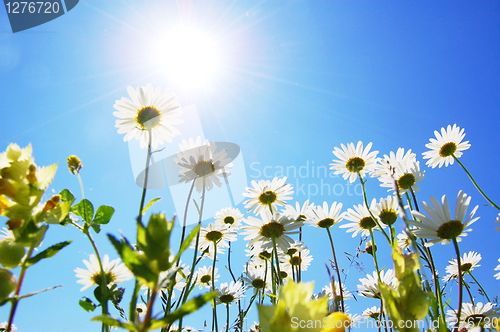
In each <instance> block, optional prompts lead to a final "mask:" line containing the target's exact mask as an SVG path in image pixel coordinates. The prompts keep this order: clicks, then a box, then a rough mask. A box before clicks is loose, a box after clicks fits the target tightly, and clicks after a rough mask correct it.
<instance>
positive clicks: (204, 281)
mask: <svg viewBox="0 0 500 332" xmlns="http://www.w3.org/2000/svg"><path fill="white" fill-rule="evenodd" d="M212 271H213V270H212V267H211V266H209V267H206V266H203V267H200V268H199V269H198V271H196V273H195V275H194V278H195V279H196V284H197V285H198V286H199V287H200V289H203V288H208V289H210V288H211V287H212ZM218 273H219V269H217V268H215V270H214V280H213V282H217V280H218V278H219V277H220V275H219V274H218Z"/></svg>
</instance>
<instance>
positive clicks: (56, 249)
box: [25, 241, 71, 266]
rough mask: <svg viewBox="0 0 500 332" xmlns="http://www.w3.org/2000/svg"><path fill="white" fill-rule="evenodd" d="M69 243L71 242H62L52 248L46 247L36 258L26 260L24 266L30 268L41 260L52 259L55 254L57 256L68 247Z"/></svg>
mask: <svg viewBox="0 0 500 332" xmlns="http://www.w3.org/2000/svg"><path fill="white" fill-rule="evenodd" d="M70 243H71V241H64V242H60V243H57V244H54V245H53V246H50V247H48V248H47V249H45V250H44V251H42V252H40V253H39V254H37V255H36V256H33V257H31V258H29V259H27V260H26V263H25V265H26V266H31V265H33V264H35V263H37V262H38V261H40V260H42V259H45V258H49V257H52V256H54V255H55V254H57V253H58V252H59V251H60V250H61V249H63V248H64V247H66V246H67V245H69V244H70Z"/></svg>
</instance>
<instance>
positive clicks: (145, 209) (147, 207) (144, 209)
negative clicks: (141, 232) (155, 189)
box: [141, 197, 161, 214]
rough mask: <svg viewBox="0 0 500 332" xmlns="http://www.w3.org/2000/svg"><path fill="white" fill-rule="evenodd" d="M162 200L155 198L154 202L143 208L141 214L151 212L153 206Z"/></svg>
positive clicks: (151, 201)
mask: <svg viewBox="0 0 500 332" xmlns="http://www.w3.org/2000/svg"><path fill="white" fill-rule="evenodd" d="M160 199H161V197H156V198H153V199H152V200H150V201H149V203H148V204H147V205H146V206H145V207H144V208H142V210H141V214H145V213H146V211H147V210H149V208H150V207H152V206H153V204H154V203H156V202H158V201H159V200H160Z"/></svg>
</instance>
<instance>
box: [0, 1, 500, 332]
mask: <svg viewBox="0 0 500 332" xmlns="http://www.w3.org/2000/svg"><path fill="white" fill-rule="evenodd" d="M179 25H184V26H192V27H195V28H196V29H199V30H202V31H204V33H206V35H207V36H210V37H211V38H212V39H213V40H214V42H215V45H216V49H217V53H218V56H219V59H220V61H219V64H218V65H217V67H216V68H215V69H214V71H213V73H212V76H210V77H209V78H208V79H207V80H205V81H203V82H200V83H199V84H193V85H187V84H186V83H184V82H182V83H181V82H180V80H179V77H174V76H173V75H170V73H169V71H168V69H165V68H168V64H165V63H162V56H161V54H162V53H161V50H160V49H158V45H159V42H160V41H161V40H163V39H164V36H166V35H168V34H169V33H170V32H171V31H174V30H175V28H176V27H177V26H179ZM158 55H160V56H158ZM499 70H500V3H499V2H497V1H260V2H257V1H203V2H196V1H184V2H177V1H157V0H154V1H153V0H151V1H147V2H145V1H137V0H129V1H125V0H113V1H105V2H104V1H98V0H87V1H85V0H82V1H80V2H79V4H78V5H77V6H76V7H75V8H74V9H73V10H71V11H70V12H68V13H67V14H65V15H63V16H61V17H59V18H58V19H56V20H54V21H51V22H48V23H46V24H44V25H41V26H38V27H35V28H32V29H29V30H26V31H24V32H19V33H15V34H13V33H12V32H11V29H10V26H9V23H8V19H7V15H6V11H5V10H4V9H3V8H2V9H0V87H1V89H0V96H1V98H0V110H1V118H2V120H1V128H2V130H1V131H0V142H1V149H2V151H3V150H4V149H5V148H6V147H7V145H8V144H9V143H11V142H16V143H18V144H19V145H20V146H25V145H27V144H28V143H31V144H32V145H33V149H34V156H35V158H36V162H37V164H38V165H49V164H53V163H58V165H59V169H58V173H57V175H56V178H55V180H54V182H53V184H52V186H51V190H54V191H55V192H59V191H60V190H62V189H64V188H68V189H70V190H71V191H72V192H73V193H75V194H77V193H78V192H79V189H78V182H77V180H76V178H75V177H74V176H72V175H71V174H70V173H69V172H68V171H67V169H66V165H65V160H66V157H67V156H69V155H72V154H76V155H78V156H79V157H80V158H81V159H82V160H83V164H84V168H83V170H82V177H83V181H84V184H85V190H86V197H87V198H89V199H90V200H91V201H92V202H94V204H95V205H101V204H106V205H111V206H113V207H115V208H116V214H115V216H114V218H113V220H112V221H111V223H110V224H109V225H107V226H106V227H104V229H103V232H101V234H100V235H99V236H96V238H97V242H98V244H99V247H100V248H101V251H102V252H104V253H108V254H109V255H110V256H111V257H112V258H115V257H117V255H116V253H115V251H114V249H112V248H111V246H110V245H109V243H108V242H107V239H106V237H105V234H106V233H112V234H115V235H118V234H119V232H123V233H124V234H125V235H126V236H128V237H129V238H131V239H133V238H134V234H135V223H134V218H135V214H136V213H137V212H136V211H137V209H138V205H139V199H140V193H141V189H140V188H139V187H138V186H136V185H135V179H134V176H133V172H132V167H131V161H130V160H131V159H130V158H131V157H130V155H129V147H128V144H127V143H125V142H123V136H122V135H119V134H117V133H116V128H115V127H114V121H115V117H114V116H113V114H112V113H113V111H114V109H113V104H114V102H115V100H117V99H120V98H122V97H126V96H127V91H126V88H127V86H133V87H137V86H140V85H146V84H147V83H152V84H153V85H154V86H155V87H156V86H160V87H162V88H169V89H170V90H172V91H174V92H175V93H176V94H177V95H178V97H179V101H180V103H181V105H182V106H183V107H187V106H194V107H195V108H196V110H197V112H198V116H199V119H200V123H201V127H202V128H203V132H204V134H205V137H206V138H208V139H209V140H211V141H218V142H232V143H235V144H237V145H238V146H239V147H240V148H241V156H242V163H243V164H242V165H243V166H242V168H243V170H241V169H240V171H241V172H242V174H246V180H247V181H248V183H249V182H250V181H251V180H259V179H261V178H264V179H272V177H274V176H275V175H277V176H280V175H281V174H280V172H281V170H282V169H284V170H286V169H288V170H289V174H288V175H289V183H290V184H291V185H292V186H294V187H296V195H294V201H299V202H303V201H304V200H306V199H310V200H311V201H312V202H314V203H316V204H321V203H322V202H323V201H325V200H326V201H328V202H330V203H331V202H333V201H341V202H343V204H344V210H345V209H347V208H348V207H351V206H352V205H354V204H360V203H361V197H360V196H358V195H356V194H352V195H349V194H348V192H347V190H348V186H347V183H346V182H345V181H344V180H342V179H341V178H340V177H333V178H331V177H329V176H328V177H324V176H317V175H316V176H313V175H312V169H313V168H314V167H323V166H328V164H329V163H330V162H331V160H332V158H333V154H332V150H333V148H334V147H336V146H340V144H341V143H343V144H346V143H349V142H357V141H359V140H360V141H363V142H365V143H368V142H373V148H374V149H375V150H378V151H380V153H379V156H382V155H383V154H388V153H389V152H390V151H395V150H396V149H397V148H399V147H404V148H406V149H412V150H413V151H414V152H415V153H417V154H418V158H419V160H420V161H421V164H422V166H423V167H422V168H423V169H426V178H425V179H424V181H423V182H422V185H421V186H420V188H421V191H420V192H419V193H418V198H419V200H420V201H422V200H424V201H429V196H436V197H440V196H442V195H444V194H446V195H449V196H450V197H453V199H452V201H453V200H454V197H455V196H456V194H457V192H458V191H459V190H464V191H465V192H466V193H468V194H470V195H471V196H472V204H473V205H474V206H475V205H480V207H479V210H478V213H477V215H479V216H481V219H480V220H479V221H478V222H477V223H476V224H475V225H474V226H473V227H472V228H473V229H474V231H473V232H472V233H471V234H470V235H469V236H468V237H467V238H465V239H464V241H463V242H462V244H461V250H462V252H466V251H469V250H476V251H478V252H480V253H481V254H482V255H483V260H482V262H481V265H482V266H481V267H480V268H479V269H478V270H477V271H478V274H477V276H478V277H479V278H480V281H481V282H482V283H483V285H484V286H485V287H486V289H487V290H489V291H490V294H492V295H495V294H494V293H493V292H494V291H495V290H497V289H498V283H499V281H498V280H494V278H493V268H494V267H495V266H496V265H497V264H498V262H497V260H498V258H499V257H500V252H499V251H498V250H497V249H496V243H498V239H499V235H500V233H499V232H496V231H494V230H493V229H494V227H495V224H494V221H495V218H496V216H497V213H496V211H495V209H494V208H492V207H489V206H486V201H485V200H484V199H483V198H482V197H481V196H480V195H479V193H478V192H477V191H476V190H475V188H474V187H473V185H472V184H471V183H470V181H469V180H468V179H467V177H466V175H465V173H464V172H463V171H462V170H461V169H460V167H459V166H458V165H456V164H455V165H453V166H451V167H448V168H443V169H428V168H427V167H426V166H424V162H423V160H422V158H421V154H422V152H424V151H426V148H425V144H426V143H427V142H428V140H429V138H430V137H433V131H434V130H439V129H440V128H441V127H443V126H447V125H448V124H454V123H456V124H458V125H459V126H461V127H464V128H465V130H466V134H467V136H466V139H467V140H469V141H470V143H471V144H472V147H471V148H470V149H469V150H468V151H466V152H465V153H464V155H463V157H462V158H461V160H462V161H463V163H464V164H465V165H467V166H468V167H469V170H470V171H471V173H472V174H473V175H475V177H476V180H477V181H478V183H479V184H480V185H481V186H482V188H483V189H484V191H485V192H486V193H488V194H489V195H490V197H491V198H492V199H493V200H494V201H496V202H499V201H500V196H499V195H498V190H497V187H498V178H497V177H496V174H495V173H496V172H495V170H496V165H497V164H498V163H499V162H500V156H499V154H498V148H497V147H498V146H499V143H500V138H499V136H498V135H497V134H496V133H497V131H498V124H499V122H498V115H497V114H498V111H499V107H500V95H499V94H498V91H499V88H500V79H499V78H500V73H499ZM191 83H192V82H191ZM266 167H267V168H266ZM301 167H302V169H303V173H301V174H302V175H301V174H298V176H294V174H293V170H297V171H299V169H300V168H301ZM305 170H308V171H309V172H308V173H307V174H306V172H305ZM264 171H265V173H264ZM285 175H286V174H285ZM242 177H243V178H244V175H239V179H241V178H242ZM323 184H327V186H323V188H333V187H334V186H335V185H337V187H336V188H338V189H339V190H340V189H343V192H342V194H340V191H337V192H336V193H339V194H338V195H337V194H335V193H333V194H331V195H326V194H325V191H323V195H322V194H321V190H320V189H321V185H323ZM368 185H369V196H370V197H376V198H379V197H385V196H386V195H387V193H386V191H385V189H383V188H380V187H379V186H378V181H377V180H376V179H371V180H369V183H368ZM301 188H302V189H301ZM307 188H309V189H307ZM315 188H316V189H318V192H316V191H315ZM351 189H354V188H351ZM325 190H326V189H325ZM158 196H163V197H164V199H163V200H162V201H161V202H160V203H158V204H157V205H155V210H158V211H159V210H161V211H165V212H166V213H167V214H168V215H173V214H174V213H175V208H174V204H173V201H172V199H171V194H170V191H169V190H166V189H165V190H154V191H153V190H152V191H150V192H149V193H148V198H150V199H151V198H154V197H158ZM241 199H242V197H241V198H240V200H241ZM222 207H224V206H220V208H222ZM238 207H240V208H242V210H244V208H243V206H242V205H241V204H240V205H239V206H238ZM308 232H309V233H306V235H304V239H305V242H306V244H307V245H309V247H310V249H311V252H312V254H313V255H314V257H315V258H314V261H313V267H312V269H311V270H310V271H308V272H306V274H305V278H304V279H305V280H311V281H312V280H314V281H316V283H317V288H318V290H319V289H320V288H321V287H322V286H323V285H324V284H326V282H327V275H326V272H325V269H324V263H325V262H326V260H327V259H329V258H330V253H329V249H328V248H329V247H328V242H327V237H326V234H322V233H320V232H317V231H316V230H309V229H308ZM333 236H334V239H335V241H336V243H337V247H338V248H339V251H342V252H344V251H347V252H350V253H353V251H354V250H355V246H356V244H357V241H358V239H352V238H351V236H350V234H346V233H345V230H344V229H338V228H336V229H335V230H334V233H333ZM317 238H319V239H322V241H324V242H321V241H319V240H318V241H313V239H317ZM64 240H72V241H73V243H72V244H71V245H70V246H69V247H68V248H66V249H64V250H63V251H62V252H61V253H60V254H59V255H58V256H57V257H55V258H52V259H50V260H46V261H44V262H42V263H40V264H38V265H37V266H35V267H34V268H32V269H30V270H29V271H28V277H27V279H26V284H25V286H24V291H25V292H30V291H35V290H38V289H41V288H46V287H50V286H53V285H63V286H64V287H62V288H59V289H56V290H52V291H50V292H47V293H43V294H40V295H37V296H35V297H33V298H30V299H27V300H24V301H22V302H21V304H20V307H19V310H18V314H17V317H16V325H17V326H18V328H19V330H20V331H35V330H36V331H48V330H61V331H65V330H71V331H88V330H89V329H98V328H99V327H98V324H97V323H91V322H89V320H90V318H91V317H92V314H87V313H85V312H83V310H82V309H80V308H79V307H78V300H79V299H80V298H81V297H82V296H89V297H91V296H92V293H91V292H89V291H87V292H82V293H81V292H80V291H79V289H80V288H81V287H80V286H79V285H77V284H76V278H75V275H74V272H73V270H74V269H75V268H76V267H83V263H82V259H87V258H88V255H89V254H90V253H91V247H90V245H89V244H88V243H87V242H86V240H85V238H84V237H83V235H81V234H79V233H78V231H77V230H76V229H73V228H69V227H59V226H51V228H50V230H49V232H48V235H47V237H46V239H45V241H44V245H50V244H53V243H56V242H60V241H64ZM308 241H311V242H310V243H308ZM235 246H236V248H235V250H240V251H239V253H236V254H235V259H237V260H236V262H235V263H234V266H238V267H239V266H242V265H243V263H244V259H243V258H240V257H241V256H242V250H243V246H244V241H243V238H242V237H241V236H240V237H239V240H238V242H236V243H235ZM238 248H239V249H238ZM434 252H435V253H436V255H437V256H438V259H439V264H440V265H441V266H442V267H444V266H445V265H446V263H447V261H448V260H450V259H452V258H453V257H454V253H453V250H452V247H451V246H441V245H438V246H435V247H434ZM238 255H240V257H237V256H238ZM340 256H342V257H341V264H344V266H347V265H348V261H347V260H346V259H345V257H343V255H340ZM185 260H189V259H187V258H186V259H185ZM361 260H362V262H363V264H364V266H365V271H364V272H363V271H358V270H356V269H355V268H354V267H353V268H351V269H350V271H349V275H348V277H347V283H348V286H350V288H351V289H355V288H356V284H357V279H358V278H359V277H364V275H365V274H366V273H371V271H372V270H373V266H372V265H373V264H372V261H371V260H370V257H364V256H363V257H362V258H361ZM221 263H222V262H221ZM385 264H387V265H389V264H390V262H389V261H387V262H386V263H385ZM220 268H221V269H222V268H223V266H222V264H221V265H220ZM442 273H443V274H444V270H443V272H442ZM361 303H362V304H361V305H359V304H356V302H351V303H350V306H351V310H352V311H353V312H359V313H360V312H361V311H362V310H363V309H365V308H366V307H369V306H370V307H371V306H373V305H377V303H371V302H363V301H361ZM8 309H9V308H8V306H4V307H1V308H0V321H3V320H6V319H7V314H8ZM208 317H209V316H207V319H208ZM250 323H251V322H250ZM196 324H198V325H197V327H199V328H202V327H201V323H200V322H199V321H196V320H194V321H192V325H196Z"/></svg>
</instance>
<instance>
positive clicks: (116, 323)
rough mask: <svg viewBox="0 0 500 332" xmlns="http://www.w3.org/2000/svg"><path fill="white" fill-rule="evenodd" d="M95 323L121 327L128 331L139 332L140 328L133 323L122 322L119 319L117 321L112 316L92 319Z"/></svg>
mask: <svg viewBox="0 0 500 332" xmlns="http://www.w3.org/2000/svg"><path fill="white" fill-rule="evenodd" d="M92 320H93V321H98V322H102V323H104V324H106V325H109V326H114V327H119V328H122V329H125V330H128V331H139V330H140V328H139V327H138V326H135V325H134V324H132V323H131V322H122V321H120V320H119V319H115V318H113V317H111V316H97V317H94V318H92Z"/></svg>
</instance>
